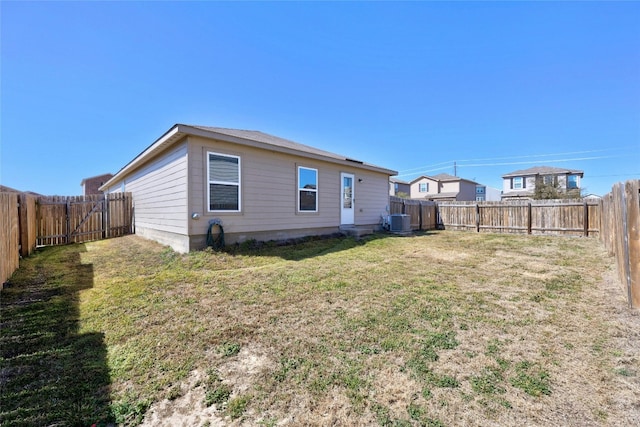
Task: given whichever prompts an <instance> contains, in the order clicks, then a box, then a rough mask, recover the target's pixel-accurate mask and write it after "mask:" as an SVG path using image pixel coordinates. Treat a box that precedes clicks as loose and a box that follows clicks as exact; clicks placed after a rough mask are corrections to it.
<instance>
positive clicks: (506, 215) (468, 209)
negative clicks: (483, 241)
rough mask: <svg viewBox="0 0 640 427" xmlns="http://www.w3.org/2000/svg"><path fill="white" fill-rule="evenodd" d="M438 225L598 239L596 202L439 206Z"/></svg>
mask: <svg viewBox="0 0 640 427" xmlns="http://www.w3.org/2000/svg"><path fill="white" fill-rule="evenodd" d="M438 214H439V224H440V226H441V227H442V228H445V229H448V230H471V231H476V232H493V233H523V234H557V235H574V236H597V235H598V233H599V232H600V220H601V218H600V216H601V208H600V201H599V200H525V201H504V202H438Z"/></svg>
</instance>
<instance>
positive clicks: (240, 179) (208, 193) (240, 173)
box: [206, 151, 242, 213]
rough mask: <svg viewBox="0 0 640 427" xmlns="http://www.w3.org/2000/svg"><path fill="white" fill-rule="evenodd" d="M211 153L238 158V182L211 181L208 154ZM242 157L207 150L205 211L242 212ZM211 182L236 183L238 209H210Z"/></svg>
mask: <svg viewBox="0 0 640 427" xmlns="http://www.w3.org/2000/svg"><path fill="white" fill-rule="evenodd" d="M211 154H213V155H214V156H220V157H231V158H234V159H238V182H227V181H211V167H210V166H209V156H210V155H211ZM241 162H242V159H240V156H234V155H233V154H226V153H216V152H215V151H207V160H206V166H207V212H220V213H225V212H226V213H233V212H242V165H241ZM211 184H222V185H236V186H237V187H238V209H237V210H226V209H225V210H219V209H218V210H211V187H210V185H211Z"/></svg>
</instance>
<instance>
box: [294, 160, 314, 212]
mask: <svg viewBox="0 0 640 427" xmlns="http://www.w3.org/2000/svg"><path fill="white" fill-rule="evenodd" d="M298 211H299V212H318V170H317V169H313V168H306V167H303V166H298Z"/></svg>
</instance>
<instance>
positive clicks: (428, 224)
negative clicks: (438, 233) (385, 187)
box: [389, 196, 438, 230]
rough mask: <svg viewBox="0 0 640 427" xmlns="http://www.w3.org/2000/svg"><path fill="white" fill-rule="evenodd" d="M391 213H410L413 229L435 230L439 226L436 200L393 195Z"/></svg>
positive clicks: (390, 205) (390, 206) (390, 204)
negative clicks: (404, 197)
mask: <svg viewBox="0 0 640 427" xmlns="http://www.w3.org/2000/svg"><path fill="white" fill-rule="evenodd" d="M389 213H390V214H391V215H394V214H404V215H409V216H410V217H411V229H412V230H435V229H436V228H437V227H438V205H437V204H436V202H429V201H426V200H414V199H403V198H400V197H395V196H391V197H390V203H389Z"/></svg>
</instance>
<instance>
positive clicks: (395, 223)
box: [389, 214, 411, 233]
mask: <svg viewBox="0 0 640 427" xmlns="http://www.w3.org/2000/svg"><path fill="white" fill-rule="evenodd" d="M389 229H390V230H391V231H394V232H400V233H407V232H409V231H411V216H409V215H401V214H393V215H391V224H390V227H389Z"/></svg>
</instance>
